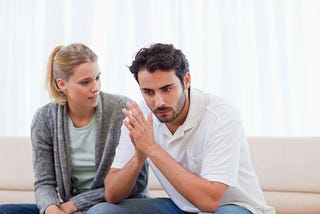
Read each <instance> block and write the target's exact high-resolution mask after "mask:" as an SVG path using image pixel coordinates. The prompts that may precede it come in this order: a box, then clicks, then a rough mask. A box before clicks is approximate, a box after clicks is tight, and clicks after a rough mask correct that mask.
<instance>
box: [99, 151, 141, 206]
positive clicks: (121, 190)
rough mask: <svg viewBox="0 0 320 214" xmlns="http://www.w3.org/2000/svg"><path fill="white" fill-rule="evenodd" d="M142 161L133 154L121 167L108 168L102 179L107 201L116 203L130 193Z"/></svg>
mask: <svg viewBox="0 0 320 214" xmlns="http://www.w3.org/2000/svg"><path fill="white" fill-rule="evenodd" d="M144 162H145V158H142V159H141V158H139V157H138V156H136V155H134V156H133V157H132V158H131V160H130V161H129V162H128V163H127V164H126V165H125V166H124V167H123V168H122V169H115V168H113V169H110V171H109V173H108V175H107V177H106V178H105V181H104V185H105V194H104V195H105V199H106V201H107V202H110V203H115V204H117V203H120V202H121V201H123V200H124V199H126V198H127V197H128V196H129V195H130V193H131V191H132V189H133V187H134V185H135V183H136V180H137V178H138V175H139V173H140V171H141V167H142V166H143V164H144Z"/></svg>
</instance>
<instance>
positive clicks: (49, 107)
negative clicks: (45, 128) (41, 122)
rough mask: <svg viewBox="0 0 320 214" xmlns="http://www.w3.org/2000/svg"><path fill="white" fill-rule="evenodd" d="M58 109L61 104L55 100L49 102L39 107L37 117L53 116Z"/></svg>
mask: <svg viewBox="0 0 320 214" xmlns="http://www.w3.org/2000/svg"><path fill="white" fill-rule="evenodd" d="M58 109H59V104H57V103H54V102H51V103H48V104H46V105H44V106H41V107H40V108H38V109H37V111H36V113H35V117H40V118H43V119H44V118H47V117H52V116H54V115H56V114H57V112H58Z"/></svg>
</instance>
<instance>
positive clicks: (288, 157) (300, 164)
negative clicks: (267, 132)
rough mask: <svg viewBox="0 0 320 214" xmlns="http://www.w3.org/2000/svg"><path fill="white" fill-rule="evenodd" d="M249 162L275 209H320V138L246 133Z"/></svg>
mask: <svg viewBox="0 0 320 214" xmlns="http://www.w3.org/2000/svg"><path fill="white" fill-rule="evenodd" d="M248 142H249V146H250V150H251V159H252V163H253V165H254V167H255V169H256V171H257V174H258V177H259V180H260V184H261V186H262V189H263V191H264V194H265V197H266V200H267V201H268V203H269V204H271V205H273V206H274V207H276V208H277V213H291V214H293V213H300V214H303V213H308V214H312V213H320V138H319V137H314V138H307V137H300V138H299V137H294V138H284V137H278V138H276V137H274V138H271V137H249V138H248Z"/></svg>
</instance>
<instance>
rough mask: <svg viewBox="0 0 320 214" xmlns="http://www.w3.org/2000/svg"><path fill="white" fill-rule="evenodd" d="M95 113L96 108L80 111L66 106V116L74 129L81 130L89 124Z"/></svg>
mask: <svg viewBox="0 0 320 214" xmlns="http://www.w3.org/2000/svg"><path fill="white" fill-rule="evenodd" d="M95 113H96V108H91V109H80V108H73V107H72V106H68V115H69V117H70V119H71V121H72V123H73V126H74V127H76V128H81V127H84V126H86V125H88V124H89V123H90V121H91V120H92V118H93V117H94V115H95Z"/></svg>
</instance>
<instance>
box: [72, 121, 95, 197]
mask: <svg viewBox="0 0 320 214" xmlns="http://www.w3.org/2000/svg"><path fill="white" fill-rule="evenodd" d="M68 128H69V132H70V149H71V179H72V184H73V187H74V191H76V193H81V192H84V191H87V190H89V189H90V187H91V185H92V182H93V179H94V177H95V176H96V171H97V170H96V166H95V142H96V132H95V130H96V117H95V116H94V117H93V118H92V120H91V121H90V123H89V124H88V125H87V126H84V127H81V128H76V127H74V126H73V123H72V120H71V119H70V117H68Z"/></svg>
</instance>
